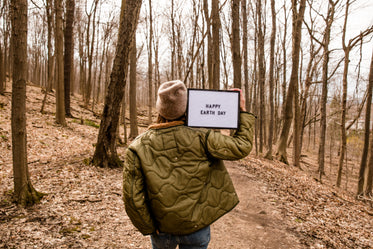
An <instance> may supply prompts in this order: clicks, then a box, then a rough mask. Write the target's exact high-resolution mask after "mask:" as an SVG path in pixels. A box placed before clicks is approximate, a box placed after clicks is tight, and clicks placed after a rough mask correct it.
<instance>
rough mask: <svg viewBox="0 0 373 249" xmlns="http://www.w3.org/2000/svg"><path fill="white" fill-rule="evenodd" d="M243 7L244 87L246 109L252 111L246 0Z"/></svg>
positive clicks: (243, 1) (242, 4)
mask: <svg viewBox="0 0 373 249" xmlns="http://www.w3.org/2000/svg"><path fill="white" fill-rule="evenodd" d="M241 9H242V56H243V73H244V88H245V98H246V110H248V111H250V99H249V97H250V93H249V69H248V50H247V46H248V31H247V25H248V19H247V4H246V0H241Z"/></svg>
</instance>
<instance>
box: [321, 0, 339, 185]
mask: <svg viewBox="0 0 373 249" xmlns="http://www.w3.org/2000/svg"><path fill="white" fill-rule="evenodd" d="M329 3H330V6H329V8H328V15H327V18H326V20H325V22H326V28H325V32H324V37H323V42H322V46H323V49H324V51H323V64H322V93H321V108H320V113H321V117H320V143H319V152H318V163H319V169H318V171H319V178H320V181H321V178H322V175H325V140H326V102H327V98H328V65H329V53H330V51H329V43H330V32H331V26H332V23H333V21H334V11H335V3H334V2H333V1H331V0H330V1H329Z"/></svg>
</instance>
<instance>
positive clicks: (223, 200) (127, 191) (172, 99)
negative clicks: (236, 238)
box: [123, 80, 255, 249]
mask: <svg viewBox="0 0 373 249" xmlns="http://www.w3.org/2000/svg"><path fill="white" fill-rule="evenodd" d="M186 108H187V89H186V87H185V85H184V83H183V82H181V81H179V80H175V81H169V82H165V83H163V84H161V85H160V87H159V89H158V93H157V102H156V109H157V111H158V114H159V115H158V120H157V123H156V124H154V125H151V126H150V127H149V129H148V130H147V131H146V132H144V133H143V134H141V135H139V136H138V137H137V138H136V139H135V140H134V141H133V142H132V143H131V144H130V145H129V147H128V149H127V151H126V159H125V162H124V170H123V201H124V204H125V210H126V212H127V215H128V216H129V218H130V219H131V222H132V223H133V225H134V226H135V227H136V228H137V229H138V230H139V231H140V232H141V233H142V234H143V235H151V236H150V237H151V243H152V246H153V248H154V249H171V248H176V246H177V245H179V248H180V249H193V248H201V249H202V248H207V246H208V244H209V242H210V225H211V224H212V223H213V222H214V221H216V220H217V219H219V218H220V217H222V216H223V215H225V214H226V213H228V212H229V211H231V210H232V209H233V208H234V207H235V206H236V205H237V204H238V202H239V200H238V197H237V194H236V192H235V189H234V186H233V183H232V180H231V179H230V176H229V174H228V172H227V170H226V168H225V166H224V163H223V160H237V159H241V158H244V157H245V156H247V155H248V154H249V153H250V151H251V149H252V141H253V127H254V122H255V116H254V115H253V114H250V113H247V112H246V110H245V99H244V98H243V97H242V93H241V101H240V109H241V111H240V124H239V127H238V129H237V130H236V132H235V134H234V135H232V136H226V135H223V134H221V133H220V132H219V131H215V130H212V129H206V128H191V127H187V126H186V125H185V116H186Z"/></svg>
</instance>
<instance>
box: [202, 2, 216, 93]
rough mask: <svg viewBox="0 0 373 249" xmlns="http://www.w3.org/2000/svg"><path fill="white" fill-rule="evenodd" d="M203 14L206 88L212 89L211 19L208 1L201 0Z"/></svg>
mask: <svg viewBox="0 0 373 249" xmlns="http://www.w3.org/2000/svg"><path fill="white" fill-rule="evenodd" d="M203 12H204V14H205V20H206V29H207V30H206V34H207V73H208V78H207V82H208V88H210V89H213V87H214V85H213V81H212V56H213V51H214V50H213V47H212V35H211V19H210V15H209V6H208V1H207V0H203Z"/></svg>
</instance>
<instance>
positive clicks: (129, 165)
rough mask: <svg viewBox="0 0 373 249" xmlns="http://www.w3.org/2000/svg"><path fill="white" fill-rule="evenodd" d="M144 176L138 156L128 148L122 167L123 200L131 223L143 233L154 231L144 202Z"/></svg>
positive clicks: (145, 198) (147, 233)
mask: <svg viewBox="0 0 373 249" xmlns="http://www.w3.org/2000/svg"><path fill="white" fill-rule="evenodd" d="M146 200H147V197H146V190H145V182H144V176H143V173H142V171H141V168H140V160H139V158H138V156H137V155H136V154H135V153H134V152H133V151H131V150H130V149H129V150H127V152H126V160H125V163H124V169H123V201H124V205H125V209H126V212H127V215H128V217H129V218H130V219H131V221H132V224H133V225H134V226H135V227H136V228H137V229H138V230H139V231H140V232H141V233H142V234H143V235H149V234H152V233H154V232H155V231H156V229H155V226H154V221H153V219H152V217H151V214H150V211H149V207H148V204H147V202H146Z"/></svg>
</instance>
